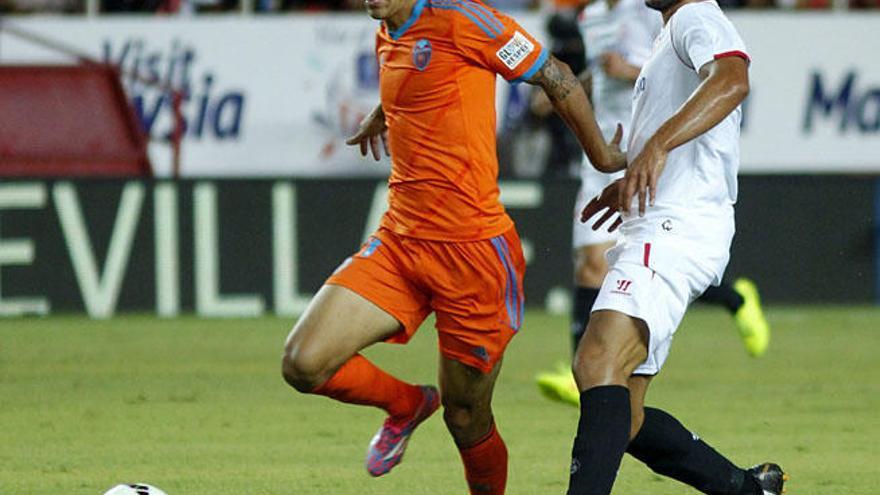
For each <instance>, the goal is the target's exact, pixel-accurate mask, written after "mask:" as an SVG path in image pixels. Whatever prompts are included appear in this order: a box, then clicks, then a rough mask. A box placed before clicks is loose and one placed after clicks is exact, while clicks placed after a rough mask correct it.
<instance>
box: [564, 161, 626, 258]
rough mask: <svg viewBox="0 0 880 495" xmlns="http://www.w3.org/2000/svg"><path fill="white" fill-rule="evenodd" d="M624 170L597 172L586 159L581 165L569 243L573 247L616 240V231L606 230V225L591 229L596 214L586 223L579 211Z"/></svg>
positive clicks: (621, 175)
mask: <svg viewBox="0 0 880 495" xmlns="http://www.w3.org/2000/svg"><path fill="white" fill-rule="evenodd" d="M623 174H624V172H622V171H621V172H617V173H613V174H604V173H602V172H599V171H598V170H596V169H595V168H593V166H592V165H590V163H589V162H588V161H586V160H585V161H584V164H583V165H582V166H581V188H580V190H578V195H577V201H575V203H574V227H573V229H572V235H571V240H572V242H571V245H572V248H574V249H579V248H581V247H584V246H593V245H596V244H605V243H607V242H614V241H616V240H617V232H608V225H610V224H606V225H605V226H604V228H601V229H599V230H593V228H592V226H593V222H595V221H596V219H598V216H596V217H594V218H592V219H591V220H588V221H587V222H586V223H583V222H581V211H583V209H584V207H585V206H587V203H589V202H590V200H591V199H593V198H595V197H596V196H598V195H599V193H600V192H602V189H605V186H607V185H608V184H611V183H612V182H614V181H615V180H617V179H619V178H620V177H623Z"/></svg>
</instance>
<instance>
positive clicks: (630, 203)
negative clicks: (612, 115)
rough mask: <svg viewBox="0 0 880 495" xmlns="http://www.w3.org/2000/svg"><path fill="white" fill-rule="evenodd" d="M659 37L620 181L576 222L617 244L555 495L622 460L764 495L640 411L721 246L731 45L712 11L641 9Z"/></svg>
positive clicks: (582, 349)
mask: <svg viewBox="0 0 880 495" xmlns="http://www.w3.org/2000/svg"><path fill="white" fill-rule="evenodd" d="M646 4H647V5H648V6H649V7H651V8H653V9H656V10H658V11H660V12H661V13H662V15H663V21H664V27H663V30H662V31H661V33H660V35H659V36H658V38H657V41H656V43H655V45H654V48H653V52H652V54H651V56H650V58H649V59H648V60H647V61H646V62H645V64H644V66H643V67H642V69H641V72H640V74H639V77H638V79H637V81H636V84H635V90H634V94H633V111H632V121H631V130H630V136H629V139H628V151H627V161H628V165H627V168H626V173H625V176H624V177H623V178H621V179H619V180H617V181H615V182H613V183H612V184H611V185H609V186H607V187H606V188H605V189H604V190H603V191H602V194H601V195H600V196H599V197H597V198H595V199H594V200H592V201H591V202H590V203H589V204H588V205H587V207H586V208H585V209H584V211H583V213H582V218H583V219H584V220H586V219H588V218H590V217H592V216H594V215H596V214H598V213H600V212H603V211H604V214H603V215H601V217H600V218H599V219H598V220H596V221H595V222H594V223H593V226H594V227H599V226H602V225H603V224H604V223H606V222H607V221H608V220H610V219H611V218H612V217H614V215H615V214H617V213H618V211H619V212H620V216H619V217H617V218H616V219H615V220H614V222H613V223H612V224H611V227H610V228H609V230H615V229H617V228H618V227H619V229H620V233H621V238H620V240H619V241H618V243H617V245H616V246H615V247H614V248H613V249H612V250H611V251H609V253H608V261H609V266H610V269H609V272H608V274H607V275H606V277H605V279H604V281H603V283H602V288H601V290H600V293H599V296H598V298H597V300H596V303H595V305H594V306H593V314H592V317H591V319H590V323H589V325H588V327H587V331H586V334H585V335H584V337H583V339H581V341H580V344H579V346H578V349H577V352H576V355H575V361H574V366H573V368H574V373H575V378H576V380H577V383H578V388H579V390H580V391H581V395H580V407H581V414H580V420H579V423H578V430H577V437H576V438H575V441H574V446H573V448H572V464H571V477H570V479H569V490H568V494H569V495H608V494H609V493H611V488H612V485H613V484H614V479H615V477H616V473H617V470H618V468H619V466H620V461H621V458H622V456H623V454H624V452H629V453H630V454H631V455H633V456H634V457H636V458H637V459H639V460H641V461H642V462H644V463H645V464H647V465H648V466H649V467H650V468H651V469H652V470H654V471H655V472H657V473H660V474H663V475H666V476H669V477H672V478H674V479H677V480H679V481H681V482H683V483H686V484H688V485H690V486H693V487H694V488H696V489H698V490H700V491H702V492H704V493H710V494H718V495H739V494H742V495H752V494H755V495H778V494H779V493H781V492H782V488H783V483H784V479H785V475H784V474H783V472H782V469H781V468H780V467H779V466H778V465H776V464H772V463H764V464H760V465H758V466H754V467H752V468H749V469H743V468H740V467H737V466H736V465H734V464H733V463H731V462H730V461H729V460H728V459H726V458H725V457H724V456H722V455H721V454H719V453H718V452H717V451H715V450H714V449H712V448H711V447H709V446H708V445H707V444H706V443H705V442H703V441H702V440H701V439H700V438H699V437H697V436H696V435H694V434H692V433H691V432H690V431H688V430H687V429H686V428H685V427H684V426H682V424H681V423H679V422H678V421H677V420H676V419H675V418H673V417H672V416H671V415H669V414H668V413H666V412H664V411H661V410H659V409H654V408H649V407H645V406H644V397H645V393H646V391H647V388H648V385H649V383H650V381H651V379H652V378H653V377H654V376H655V375H656V374H657V373H658V372H659V371H660V369H661V368H662V366H663V363H664V361H665V360H666V357H667V356H668V354H669V347H670V344H671V341H672V336H673V334H674V333H675V330H676V328H677V327H678V325H679V323H680V322H681V319H682V317H683V316H684V313H685V310H686V308H687V306H688V304H689V303H690V302H692V301H693V300H694V299H695V298H696V297H698V296H699V295H700V294H701V293H702V292H703V291H704V290H705V289H706V288H707V287H709V285H711V284H717V283H719V282H720V281H721V277H722V275H723V273H724V269H725V267H726V265H727V261H728V258H729V252H730V243H731V241H732V239H733V234H734V213H733V204H734V203H735V201H736V194H737V183H736V174H737V169H738V166H739V128H740V118H741V108H740V103H741V102H742V101H743V99H744V98H745V97H746V96H747V94H748V92H749V80H748V65H749V57H748V55H747V51H746V48H745V45H744V43H743V41H742V39H741V38H740V36H739V34H738V33H737V31H736V29H735V28H734V27H733V25H732V24H731V23H730V21H729V20H728V19H727V18H726V17H725V16H724V14H723V13H722V11H721V9H720V8H719V7H718V4H717V3H715V1H714V0H703V1H699V0H647V1H646Z"/></svg>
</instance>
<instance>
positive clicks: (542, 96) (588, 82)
mask: <svg viewBox="0 0 880 495" xmlns="http://www.w3.org/2000/svg"><path fill="white" fill-rule="evenodd" d="M578 81H580V82H581V87H582V88H584V93H586V94H587V101H589V102H590V104H592V103H593V98H592V97H591V96H590V95H591V94H592V93H593V73H592V72H591V71H590V69H587V70H584V71H583V72H581V73H580V74H578ZM529 106H530V107H531V109H532V113H534V114H535V115H537V116H538V117H541V118H542V119H543V118H545V117H547V116H548V115H550V112H552V111H553V103H551V102H550V98H549V97H548V96H547V93H545V92H544V91H543V90H541V89H538V88H535V90H534V91H533V92H532V96H531V100H530V102H529Z"/></svg>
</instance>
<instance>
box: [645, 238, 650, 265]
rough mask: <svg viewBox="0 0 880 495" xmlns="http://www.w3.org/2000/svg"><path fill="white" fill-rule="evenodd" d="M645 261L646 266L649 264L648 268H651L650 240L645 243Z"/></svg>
mask: <svg viewBox="0 0 880 495" xmlns="http://www.w3.org/2000/svg"><path fill="white" fill-rule="evenodd" d="M643 261H644V263H645V266H647V267H648V268H651V265H650V261H651V243H650V242H646V243H645V258H644V260H643Z"/></svg>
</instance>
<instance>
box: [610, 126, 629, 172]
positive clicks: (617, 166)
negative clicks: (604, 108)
mask: <svg viewBox="0 0 880 495" xmlns="http://www.w3.org/2000/svg"><path fill="white" fill-rule="evenodd" d="M621 139H623V126H622V125H621V124H620V123H619V122H618V124H617V129H616V130H615V131H614V136H613V137H612V138H611V141H608V143H607V144H606V145H605V146H606V147H607V148H608V153H609V154H610V155H611V163H612V166H613V167H614V168H613V170H615V171H617V170H623V169H625V168H626V153H624V152H622V151H620V140H621Z"/></svg>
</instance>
